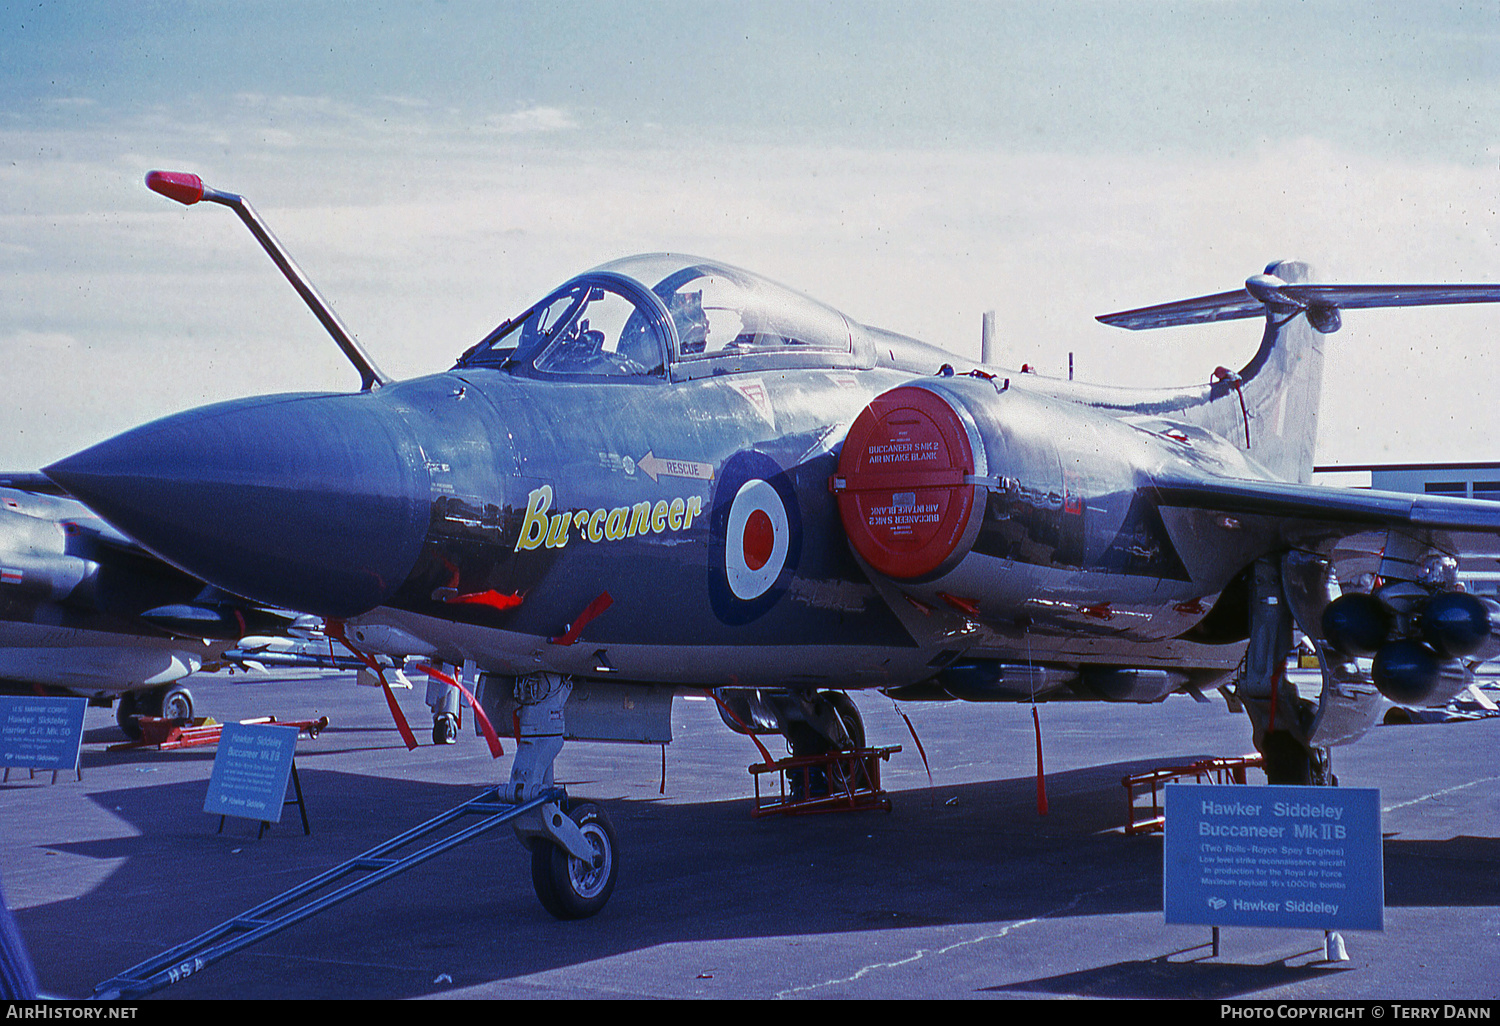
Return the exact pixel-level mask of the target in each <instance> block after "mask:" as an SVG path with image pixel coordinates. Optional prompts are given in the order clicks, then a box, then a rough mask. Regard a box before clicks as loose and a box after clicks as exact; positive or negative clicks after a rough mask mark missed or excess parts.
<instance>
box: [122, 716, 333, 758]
mask: <svg viewBox="0 0 1500 1026" xmlns="http://www.w3.org/2000/svg"><path fill="white" fill-rule="evenodd" d="M136 722H137V723H139V724H140V725H141V739H140V740H139V741H127V742H125V743H123V744H118V745H110V746H109V750H110V751H111V752H119V751H125V750H128V749H132V748H148V747H151V746H155V747H156V749H157V750H158V751H163V752H166V751H170V750H172V749H174V748H198V747H200V746H202V745H216V744H218V743H219V735H220V733H222V732H223V730H224V725H223V724H222V723H215V722H214V721H213V720H211V719H202V720H188V721H186V722H184V721H182V720H165V719H161V718H159V717H156V716H138V717H136ZM239 722H240V723H277V724H279V725H280V726H283V727H296V728H297V729H298V730H300V731H301V732H302V733H304V734H306V735H307V736H308V737H317V736H318V732H319V731H321V730H322V729H323V728H324V727H326V726H328V717H327V716H323V717H320V718H319V719H316V720H289V721H286V722H284V723H283V722H281V721H279V720H277V719H276V717H274V716H260V717H257V718H255V719H253V720H240V721H239Z"/></svg>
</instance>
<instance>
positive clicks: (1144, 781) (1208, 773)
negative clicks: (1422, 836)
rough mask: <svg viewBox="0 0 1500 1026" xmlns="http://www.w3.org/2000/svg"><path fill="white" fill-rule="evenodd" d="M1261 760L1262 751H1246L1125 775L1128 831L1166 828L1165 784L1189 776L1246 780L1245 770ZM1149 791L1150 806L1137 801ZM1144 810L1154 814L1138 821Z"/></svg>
mask: <svg viewBox="0 0 1500 1026" xmlns="http://www.w3.org/2000/svg"><path fill="white" fill-rule="evenodd" d="M1261 764H1262V760H1261V757H1260V755H1259V754H1256V755H1242V756H1240V757H1239V758H1237V759H1204V760H1202V761H1200V762H1193V763H1189V764H1188V765H1186V766H1161V767H1158V768H1157V769H1154V770H1148V771H1146V772H1145V773H1136V774H1134V775H1132V776H1128V777H1124V778H1123V779H1122V780H1121V781H1120V782H1121V783H1122V784H1124V785H1125V815H1126V818H1125V833H1127V834H1140V833H1146V832H1148V831H1153V830H1160V829H1161V828H1162V825H1163V824H1164V823H1165V822H1166V814H1165V812H1164V811H1163V809H1162V804H1161V803H1162V794H1161V788H1162V787H1163V786H1164V785H1166V784H1175V783H1177V782H1179V781H1182V780H1186V779H1188V778H1189V777H1191V778H1192V779H1193V781H1194V783H1199V784H1201V783H1203V782H1204V779H1205V778H1207V779H1208V781H1209V782H1210V783H1214V784H1243V783H1244V782H1245V770H1247V769H1251V768H1252V767H1259V766H1260V765H1261ZM1147 793H1149V794H1150V795H1151V806H1150V808H1149V809H1148V808H1147V807H1145V806H1142V805H1137V804H1136V799H1137V798H1139V797H1142V796H1143V795H1145V794H1147ZM1142 812H1149V813H1150V817H1149V818H1147V819H1144V820H1141V821H1139V822H1137V820H1136V814H1137V813H1142Z"/></svg>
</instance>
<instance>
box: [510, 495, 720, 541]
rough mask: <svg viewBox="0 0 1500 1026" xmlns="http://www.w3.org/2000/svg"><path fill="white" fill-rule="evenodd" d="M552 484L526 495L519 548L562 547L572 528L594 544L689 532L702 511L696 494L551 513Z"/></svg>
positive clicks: (701, 501) (701, 505) (700, 500)
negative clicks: (613, 506)
mask: <svg viewBox="0 0 1500 1026" xmlns="http://www.w3.org/2000/svg"><path fill="white" fill-rule="evenodd" d="M551 509H552V486H551V485H545V484H544V485H542V486H541V487H540V488H533V489H532V490H531V492H530V493H529V494H528V495H527V496H526V516H525V519H523V520H522V521H521V537H520V538H518V539H517V540H516V549H515V550H516V551H517V552H520V551H522V550H528V549H538V548H541V547H543V546H546V547H547V548H549V549H560V548H562V547H563V546H564V545H566V544H568V532H569V529H572V530H576V531H577V532H578V537H580V538H583V539H585V540H587V541H589V542H592V543H594V544H598V543H599V542H602V541H619V540H621V539H622V538H634V537H635V536H636V535H645V534H664V533H667V532H675V531H686V530H688V529H689V528H690V527H692V526H693V520H694V519H695V518H696V517H698V515H699V514H701V513H702V512H703V499H702V498H700V497H699V496H697V495H687V496H677V497H675V498H672V499H658V500H656V502H654V503H653V502H650V501H649V500H648V501H646V502H637V503H636V504H635V505H633V506H616V507H615V508H614V509H594V510H588V509H580V510H576V511H573V512H568V511H564V512H561V513H552V512H550V511H551Z"/></svg>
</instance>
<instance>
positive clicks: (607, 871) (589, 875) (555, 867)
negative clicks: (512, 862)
mask: <svg viewBox="0 0 1500 1026" xmlns="http://www.w3.org/2000/svg"><path fill="white" fill-rule="evenodd" d="M568 816H569V817H570V818H571V819H572V820H573V822H574V823H577V824H578V829H579V830H582V831H583V836H584V837H585V838H586V839H587V840H588V842H589V844H590V845H592V846H593V848H594V852H595V855H594V864H592V865H591V864H590V863H588V862H585V861H583V860H582V859H576V858H574V857H573V856H571V855H569V854H568V852H567V849H565V848H562V847H560V846H559V845H556V844H553V843H552V842H551V841H546V840H539V841H537V842H536V843H535V844H534V845H533V846H532V849H531V883H532V886H534V887H535V888H536V896H537V898H538V899H539V900H540V901H541V903H542V907H543V908H545V909H546V910H547V911H548V912H550V913H552V915H554V916H556V917H557V918H558V919H587V918H588V917H589V916H591V915H593V914H594V913H595V912H598V911H599V910H600V909H601V908H603V907H604V903H605V902H607V901H608V900H609V896H610V894H611V892H613V891H614V889H615V878H616V877H617V876H618V875H619V872H620V863H619V860H618V859H617V858H616V856H615V828H614V827H613V826H611V825H610V822H609V817H608V816H606V815H605V814H604V810H603V809H601V808H600V807H599V806H597V805H595V804H593V803H592V802H582V803H580V804H578V805H575V806H573V807H572V808H571V809H569V810H568Z"/></svg>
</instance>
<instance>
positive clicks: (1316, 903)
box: [1162, 784, 1385, 930]
mask: <svg viewBox="0 0 1500 1026" xmlns="http://www.w3.org/2000/svg"><path fill="white" fill-rule="evenodd" d="M1165 831H1166V839H1165V844H1164V859H1163V866H1162V873H1163V883H1162V890H1163V907H1164V908H1165V910H1166V918H1167V922H1169V923H1201V924H1203V925H1206V926H1274V927H1307V928H1313V929H1322V930H1332V929H1348V930H1379V929H1382V928H1383V925H1384V915H1385V873H1384V863H1383V861H1382V857H1381V837H1380V792H1379V791H1377V790H1375V789H1373V788H1342V787H1289V786H1278V785H1266V786H1263V787H1262V786H1256V787H1249V786H1245V785H1234V784H1169V785H1167V788H1166V825H1165Z"/></svg>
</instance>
